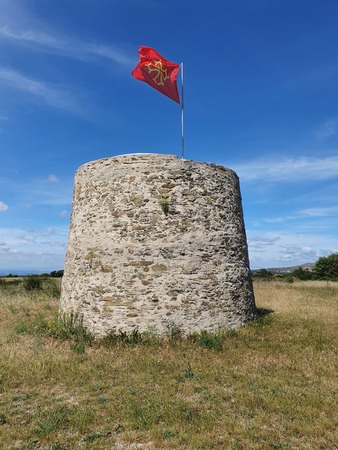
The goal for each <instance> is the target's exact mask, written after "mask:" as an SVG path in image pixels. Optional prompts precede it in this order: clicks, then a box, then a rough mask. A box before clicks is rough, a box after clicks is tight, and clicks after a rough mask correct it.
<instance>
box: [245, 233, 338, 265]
mask: <svg viewBox="0 0 338 450" xmlns="http://www.w3.org/2000/svg"><path fill="white" fill-rule="evenodd" d="M247 235H248V247H249V256H250V265H251V267H252V268H253V269H258V268H263V267H265V268H267V267H270V268H271V267H283V266H294V265H298V264H304V263H307V262H315V261H316V260H317V259H318V258H319V257H320V256H327V255H329V254H331V253H335V252H336V251H337V248H338V238H337V237H332V236H323V235H317V234H314V233H308V234H306V233H292V232H290V233H288V232H285V231H284V230H281V231H276V232H271V231H267V232H259V234H257V232H255V231H252V230H248V231H247Z"/></svg>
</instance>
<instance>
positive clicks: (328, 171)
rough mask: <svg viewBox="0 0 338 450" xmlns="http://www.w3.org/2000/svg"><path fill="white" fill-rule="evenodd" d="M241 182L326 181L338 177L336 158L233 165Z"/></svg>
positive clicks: (337, 158) (279, 160) (272, 160)
mask: <svg viewBox="0 0 338 450" xmlns="http://www.w3.org/2000/svg"><path fill="white" fill-rule="evenodd" d="M231 168H232V169H233V170H235V172H237V174H238V176H239V178H240V180H241V181H248V182H250V181H266V182H270V183H271V182H293V183H297V182H303V181H320V180H328V179H331V178H335V177H337V176H338V156H328V157H323V158H315V157H313V158H310V157H302V158H283V159H277V158H273V159H272V158H266V159H259V160H254V161H249V162H246V163H242V164H234V165H232V167H231Z"/></svg>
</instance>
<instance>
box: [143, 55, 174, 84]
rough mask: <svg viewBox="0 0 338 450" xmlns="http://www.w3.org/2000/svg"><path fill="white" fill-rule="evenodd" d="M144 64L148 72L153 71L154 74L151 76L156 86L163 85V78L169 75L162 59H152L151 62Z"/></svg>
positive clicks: (165, 78)
mask: <svg viewBox="0 0 338 450" xmlns="http://www.w3.org/2000/svg"><path fill="white" fill-rule="evenodd" d="M146 66H147V67H148V73H152V72H155V76H154V77H153V81H155V83H156V84H157V85H158V86H164V82H165V80H167V79H168V78H170V77H169V75H168V69H167V68H163V66H162V61H155V60H154V61H153V62H150V63H148V64H146Z"/></svg>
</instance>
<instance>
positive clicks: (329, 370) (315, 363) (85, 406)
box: [0, 281, 338, 450]
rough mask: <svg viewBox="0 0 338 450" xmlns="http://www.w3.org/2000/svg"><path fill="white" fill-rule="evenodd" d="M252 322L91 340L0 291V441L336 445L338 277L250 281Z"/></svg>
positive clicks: (37, 298) (16, 293) (15, 290)
mask: <svg viewBox="0 0 338 450" xmlns="http://www.w3.org/2000/svg"><path fill="white" fill-rule="evenodd" d="M254 287H255V293H256V300H257V304H258V306H259V308H260V310H259V311H260V314H259V318H258V320H256V321H254V322H251V323H250V324H248V325H246V326H243V327H239V328H236V329H234V330H221V331H220V332H218V333H207V332H201V333H197V334H194V335H192V336H189V337H184V336H182V334H181V333H180V332H179V330H174V329H172V332H170V333H169V335H168V338H167V339H159V338H158V337H156V336H155V334H154V333H152V332H151V330H149V331H148V332H147V333H142V334H140V333H138V332H137V331H135V332H134V333H131V334H124V333H119V334H117V335H110V336H107V337H106V338H105V339H103V340H100V341H97V340H94V339H93V337H92V336H91V335H90V333H88V331H86V330H85V327H84V326H83V322H82V319H81V317H79V316H76V314H73V315H64V316H60V317H59V316H56V315H55V313H56V311H57V306H58V298H57V297H53V296H51V295H50V293H49V294H48V292H47V291H46V285H45V287H43V289H42V290H41V291H25V290H24V289H23V288H22V286H21V285H17V286H16V287H12V288H5V289H1V290H0V307H1V310H2V314H1V317H0V448H8V449H10V448H19V449H20V448H21V449H27V448H32V449H54V450H62V449H67V450H70V449H74V448H84V449H94V450H95V449H112V448H131V449H132V448H143V449H155V450H157V449H175V450H183V449H189V450H190V449H192V450H194V449H219V448H224V449H230V450H232V449H233V450H235V449H236V450H238V449H243V450H244V449H245V450H247V449H253V450H261V449H270V448H271V449H300V448H301V449H303V448H304V449H314V450H317V449H323V450H324V449H325V450H326V449H334V448H335V445H336V424H337V419H338V418H337V414H336V395H337V387H338V386H337V377H336V373H337V360H336V324H337V318H338V317H337V316H338V313H337V299H338V283H329V284H327V283H326V282H312V281H311V282H310V281H309V282H307V281H304V282H297V281H295V282H294V283H292V284H288V283H279V282H269V283H255V285H254Z"/></svg>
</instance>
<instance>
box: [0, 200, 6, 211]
mask: <svg viewBox="0 0 338 450" xmlns="http://www.w3.org/2000/svg"><path fill="white" fill-rule="evenodd" d="M7 210H8V205H6V203H4V202H0V212H4V211H7Z"/></svg>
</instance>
